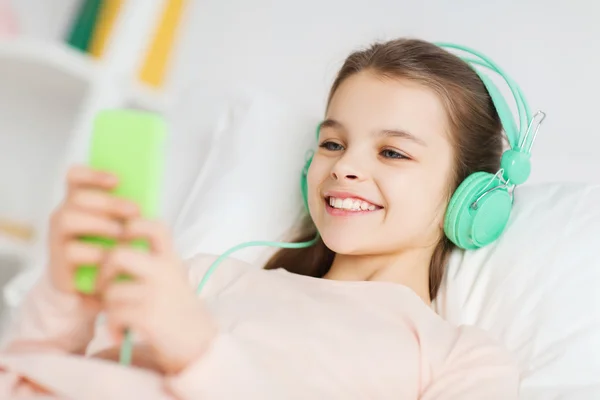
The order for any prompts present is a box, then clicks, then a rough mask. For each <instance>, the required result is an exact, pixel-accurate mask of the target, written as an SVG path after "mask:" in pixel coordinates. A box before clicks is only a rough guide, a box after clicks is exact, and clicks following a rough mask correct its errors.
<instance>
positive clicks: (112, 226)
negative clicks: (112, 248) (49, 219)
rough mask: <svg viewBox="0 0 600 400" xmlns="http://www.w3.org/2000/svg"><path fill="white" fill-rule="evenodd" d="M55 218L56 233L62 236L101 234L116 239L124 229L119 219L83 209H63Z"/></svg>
mask: <svg viewBox="0 0 600 400" xmlns="http://www.w3.org/2000/svg"><path fill="white" fill-rule="evenodd" d="M56 218H57V221H56V230H57V231H56V233H58V235H59V236H60V237H62V238H79V237H84V236H103V237H108V238H112V239H118V238H120V237H121V236H122V235H123V231H124V228H123V225H122V224H121V223H120V222H119V221H116V220H112V219H108V218H103V217H101V216H97V215H93V214H89V213H86V212H83V211H77V210H67V211H63V212H62V213H59V214H58V216H57V217H56Z"/></svg>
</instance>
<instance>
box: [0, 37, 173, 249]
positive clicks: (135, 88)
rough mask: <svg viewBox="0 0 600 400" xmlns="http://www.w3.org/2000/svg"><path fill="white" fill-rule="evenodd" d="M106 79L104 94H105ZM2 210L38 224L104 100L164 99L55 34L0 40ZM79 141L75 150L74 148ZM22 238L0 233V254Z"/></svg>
mask: <svg viewBox="0 0 600 400" xmlns="http://www.w3.org/2000/svg"><path fill="white" fill-rule="evenodd" d="M104 86H107V87H108V89H107V90H108V91H109V92H110V95H109V96H108V98H109V99H110V100H106V99H105V97H104V95H105V93H103V94H99V92H103V90H100V91H99V88H100V89H103V87H104ZM0 88H1V89H0V187H2V188H5V189H3V193H2V196H0V217H2V216H3V217H7V218H11V219H14V220H17V221H20V222H22V223H25V224H29V225H32V226H36V227H40V221H42V220H43V219H45V218H47V213H48V211H49V209H48V204H50V203H51V202H52V201H53V199H52V197H53V193H55V192H56V188H57V185H62V182H61V181H60V179H61V178H60V176H59V175H58V173H59V172H60V171H61V165H62V164H63V163H64V161H65V160H67V159H69V156H72V155H73V154H71V153H70V152H72V151H73V146H72V143H74V142H78V141H81V137H83V139H85V136H86V135H88V127H89V126H90V118H91V116H93V115H94V114H95V112H97V111H98V110H99V109H101V108H104V107H114V106H119V107H133V108H140V109H145V110H150V111H157V112H165V111H166V109H167V106H168V105H167V99H166V97H165V96H163V95H162V93H160V92H159V91H156V90H153V89H152V88H150V87H148V86H146V85H143V84H141V83H139V82H123V79H121V80H120V81H119V79H118V78H117V77H112V76H109V75H108V72H107V69H106V68H105V66H104V65H103V63H102V61H101V60H96V59H94V58H92V57H91V56H89V55H87V54H85V53H83V52H80V51H79V50H77V49H74V48H72V47H70V46H69V45H67V44H65V43H61V42H49V41H43V40H32V39H22V38H19V39H12V40H8V41H6V40H5V41H0ZM80 150H81V149H79V150H77V151H80ZM27 248H28V247H27V246H19V245H18V244H17V243H15V242H12V241H10V240H7V239H6V238H0V254H8V255H12V254H19V255H20V254H22V253H23V252H24V251H26V249H27Z"/></svg>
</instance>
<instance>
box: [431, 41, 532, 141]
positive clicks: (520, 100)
mask: <svg viewBox="0 0 600 400" xmlns="http://www.w3.org/2000/svg"><path fill="white" fill-rule="evenodd" d="M436 45H437V46H439V47H442V48H452V49H457V50H461V51H463V52H465V53H468V54H470V55H472V56H475V57H477V58H479V59H473V58H469V57H462V56H460V55H458V57H460V58H461V59H462V60H463V61H465V62H466V63H468V64H469V65H471V67H472V68H473V69H475V67H474V65H480V66H483V67H486V68H488V69H490V70H492V71H494V72H496V73H497V74H498V75H500V76H501V77H502V79H503V80H504V81H505V82H506V84H507V85H508V87H509V89H510V91H511V93H512V95H513V98H514V100H515V103H516V105H517V112H518V114H519V128H518V129H517V127H516V124H515V121H514V118H513V116H512V112H511V111H510V108H509V107H508V104H507V103H506V100H505V99H504V96H502V94H501V93H500V91H499V90H498V88H497V87H496V85H495V84H494V83H493V82H492V80H491V79H490V78H489V77H487V76H485V75H484V74H482V73H480V72H479V71H478V70H477V69H475V72H477V74H478V75H479V77H480V78H481V80H482V81H483V83H484V85H485V86H486V88H487V90H488V92H489V94H490V97H492V100H493V102H494V105H495V106H496V109H497V111H498V115H499V117H500V120H501V122H502V126H503V128H504V131H505V132H506V136H507V138H508V141H509V144H510V147H511V148H512V149H514V150H521V151H522V150H523V147H524V148H530V146H525V143H522V141H523V138H524V137H525V136H526V134H527V130H528V129H529V125H530V121H531V119H532V118H531V110H530V108H529V104H528V103H527V100H526V98H525V96H524V95H523V92H522V90H521V88H520V87H519V85H518V84H517V83H516V82H515V81H514V80H513V79H512V78H511V77H510V76H509V75H508V74H507V73H506V72H504V70H502V68H500V67H499V66H498V64H496V63H495V62H494V61H492V60H491V59H490V58H489V57H487V56H486V55H484V54H482V53H481V52H479V51H477V50H474V49H471V48H469V47H467V46H463V45H459V44H454V43H444V42H442V43H436Z"/></svg>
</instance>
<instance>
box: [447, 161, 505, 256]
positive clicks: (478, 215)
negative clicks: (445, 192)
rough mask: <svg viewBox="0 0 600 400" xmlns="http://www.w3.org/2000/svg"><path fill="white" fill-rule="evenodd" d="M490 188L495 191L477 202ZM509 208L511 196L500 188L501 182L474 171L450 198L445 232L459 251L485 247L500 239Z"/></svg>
mask: <svg viewBox="0 0 600 400" xmlns="http://www.w3.org/2000/svg"><path fill="white" fill-rule="evenodd" d="M494 188H495V189H494ZM489 189H494V190H492V191H489V192H488V193H487V194H486V195H485V196H483V197H481V198H480V199H479V197H480V196H481V195H482V194H483V193H484V192H485V191H486V190H489ZM478 199H479V201H478V202H477V204H476V206H473V205H474V203H475V201H477V200H478ZM511 209H512V197H511V195H510V194H509V193H508V190H507V189H506V188H504V187H501V182H500V181H499V180H498V179H497V178H496V177H495V176H494V175H492V174H490V173H487V172H476V173H474V174H471V175H469V176H468V177H467V178H466V179H465V180H464V181H463V182H462V183H461V184H460V186H459V187H458V188H457V189H456V191H455V192H454V194H453V195H452V198H451V199H450V203H449V204H448V209H447V210H446V216H445V219H444V232H445V234H446V236H447V237H448V239H450V240H451V241H452V242H453V243H454V244H455V245H457V246H458V247H460V248H462V249H465V250H474V249H477V248H480V247H483V246H486V245H488V244H490V243H492V242H493V241H495V240H496V239H497V238H498V237H500V235H501V234H502V232H503V231H504V229H505V227H506V225H507V223H508V220H509V218H510V212H511Z"/></svg>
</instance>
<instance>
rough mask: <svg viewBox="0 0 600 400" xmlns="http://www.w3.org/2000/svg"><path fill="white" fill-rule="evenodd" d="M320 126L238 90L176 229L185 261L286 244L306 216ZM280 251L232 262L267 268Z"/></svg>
mask: <svg viewBox="0 0 600 400" xmlns="http://www.w3.org/2000/svg"><path fill="white" fill-rule="evenodd" d="M317 124H318V121H317V120H316V119H314V118H310V117H308V116H304V115H301V114H300V113H299V112H298V111H297V110H296V109H295V108H294V107H293V106H292V105H289V104H286V103H284V102H283V101H282V100H280V99H278V98H275V97H273V96H272V95H271V94H269V93H266V92H262V91H258V90H255V89H252V88H246V89H243V88H239V89H237V90H236V91H234V92H232V94H231V95H230V98H229V101H228V106H227V108H226V110H224V113H223V114H222V115H221V117H220V124H219V128H218V131H219V132H218V133H217V135H216V136H215V142H214V143H213V144H212V146H211V151H210V153H209V155H208V159H207V160H206V163H205V165H204V167H203V170H202V174H201V175H200V176H199V177H198V179H197V181H196V182H195V184H194V187H193V189H192V191H191V194H190V196H189V197H188V199H187V201H186V203H185V204H184V206H183V208H182V210H181V213H180V215H179V217H178V218H177V222H176V224H175V228H174V229H175V231H176V232H177V240H176V242H177V246H178V250H179V251H180V254H181V256H182V257H184V258H190V257H193V256H194V255H196V254H199V253H212V254H221V253H223V252H225V251H226V250H228V249H229V248H231V247H233V246H236V245H238V244H240V243H243V242H247V241H256V240H269V241H274V240H289V238H288V237H284V236H285V235H286V234H287V233H288V232H289V230H290V229H291V228H292V227H293V226H294V225H295V223H296V222H297V221H298V218H299V217H300V215H301V212H302V207H303V203H302V196H301V191H300V177H301V171H302V168H303V167H304V163H305V160H306V152H307V151H308V150H309V149H310V148H312V147H314V145H315V144H316V134H315V129H316V126H317ZM275 251H277V249H275V248H269V247H252V248H248V249H245V250H241V251H239V252H236V253H233V254H232V255H231V257H234V258H238V259H241V260H243V261H247V262H249V263H252V264H262V263H263V262H265V261H266V260H267V258H268V257H269V256H270V255H271V254H272V253H273V252H275Z"/></svg>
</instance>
